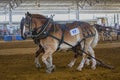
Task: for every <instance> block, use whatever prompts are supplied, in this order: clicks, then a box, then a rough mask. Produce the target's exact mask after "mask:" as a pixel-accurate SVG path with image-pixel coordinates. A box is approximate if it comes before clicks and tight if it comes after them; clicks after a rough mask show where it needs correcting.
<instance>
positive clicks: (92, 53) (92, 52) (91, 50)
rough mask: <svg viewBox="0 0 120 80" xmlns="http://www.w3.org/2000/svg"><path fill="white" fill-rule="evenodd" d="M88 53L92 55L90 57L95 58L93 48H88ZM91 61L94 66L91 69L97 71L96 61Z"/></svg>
mask: <svg viewBox="0 0 120 80" xmlns="http://www.w3.org/2000/svg"><path fill="white" fill-rule="evenodd" d="M88 52H89V53H90V55H91V56H92V57H94V58H95V54H94V50H93V49H92V47H91V46H90V47H89V48H88ZM91 60H92V66H91V68H92V69H93V70H95V69H96V60H95V59H93V58H91Z"/></svg>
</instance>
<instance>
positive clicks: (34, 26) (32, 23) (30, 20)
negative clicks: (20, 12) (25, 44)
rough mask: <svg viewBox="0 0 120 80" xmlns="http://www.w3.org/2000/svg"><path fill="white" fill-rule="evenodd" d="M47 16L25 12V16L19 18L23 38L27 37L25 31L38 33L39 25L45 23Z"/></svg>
mask: <svg viewBox="0 0 120 80" xmlns="http://www.w3.org/2000/svg"><path fill="white" fill-rule="evenodd" d="M46 21H47V18H46V17H45V16H43V15H40V14H30V13H29V12H27V13H26V14H25V18H23V19H22V20H21V25H20V26H21V36H22V38H23V39H26V38H27V35H28V34H26V33H28V32H29V33H30V35H33V32H36V33H38V32H39V31H40V30H41V27H42V26H43V25H44V24H45V23H46Z"/></svg>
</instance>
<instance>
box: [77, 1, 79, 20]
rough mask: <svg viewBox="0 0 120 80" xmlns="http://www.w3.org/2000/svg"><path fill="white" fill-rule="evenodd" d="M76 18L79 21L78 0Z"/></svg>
mask: <svg viewBox="0 0 120 80" xmlns="http://www.w3.org/2000/svg"><path fill="white" fill-rule="evenodd" d="M76 20H77V21H79V6H78V2H76Z"/></svg>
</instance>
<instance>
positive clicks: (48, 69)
mask: <svg viewBox="0 0 120 80" xmlns="http://www.w3.org/2000/svg"><path fill="white" fill-rule="evenodd" d="M53 71H55V65H52V66H51V67H49V68H47V70H46V72H47V73H51V72H53Z"/></svg>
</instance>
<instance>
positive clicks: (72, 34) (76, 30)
mask: <svg viewBox="0 0 120 80" xmlns="http://www.w3.org/2000/svg"><path fill="white" fill-rule="evenodd" d="M79 33H80V31H79V29H78V28H74V29H71V30H70V34H71V36H75V35H77V34H79Z"/></svg>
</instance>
